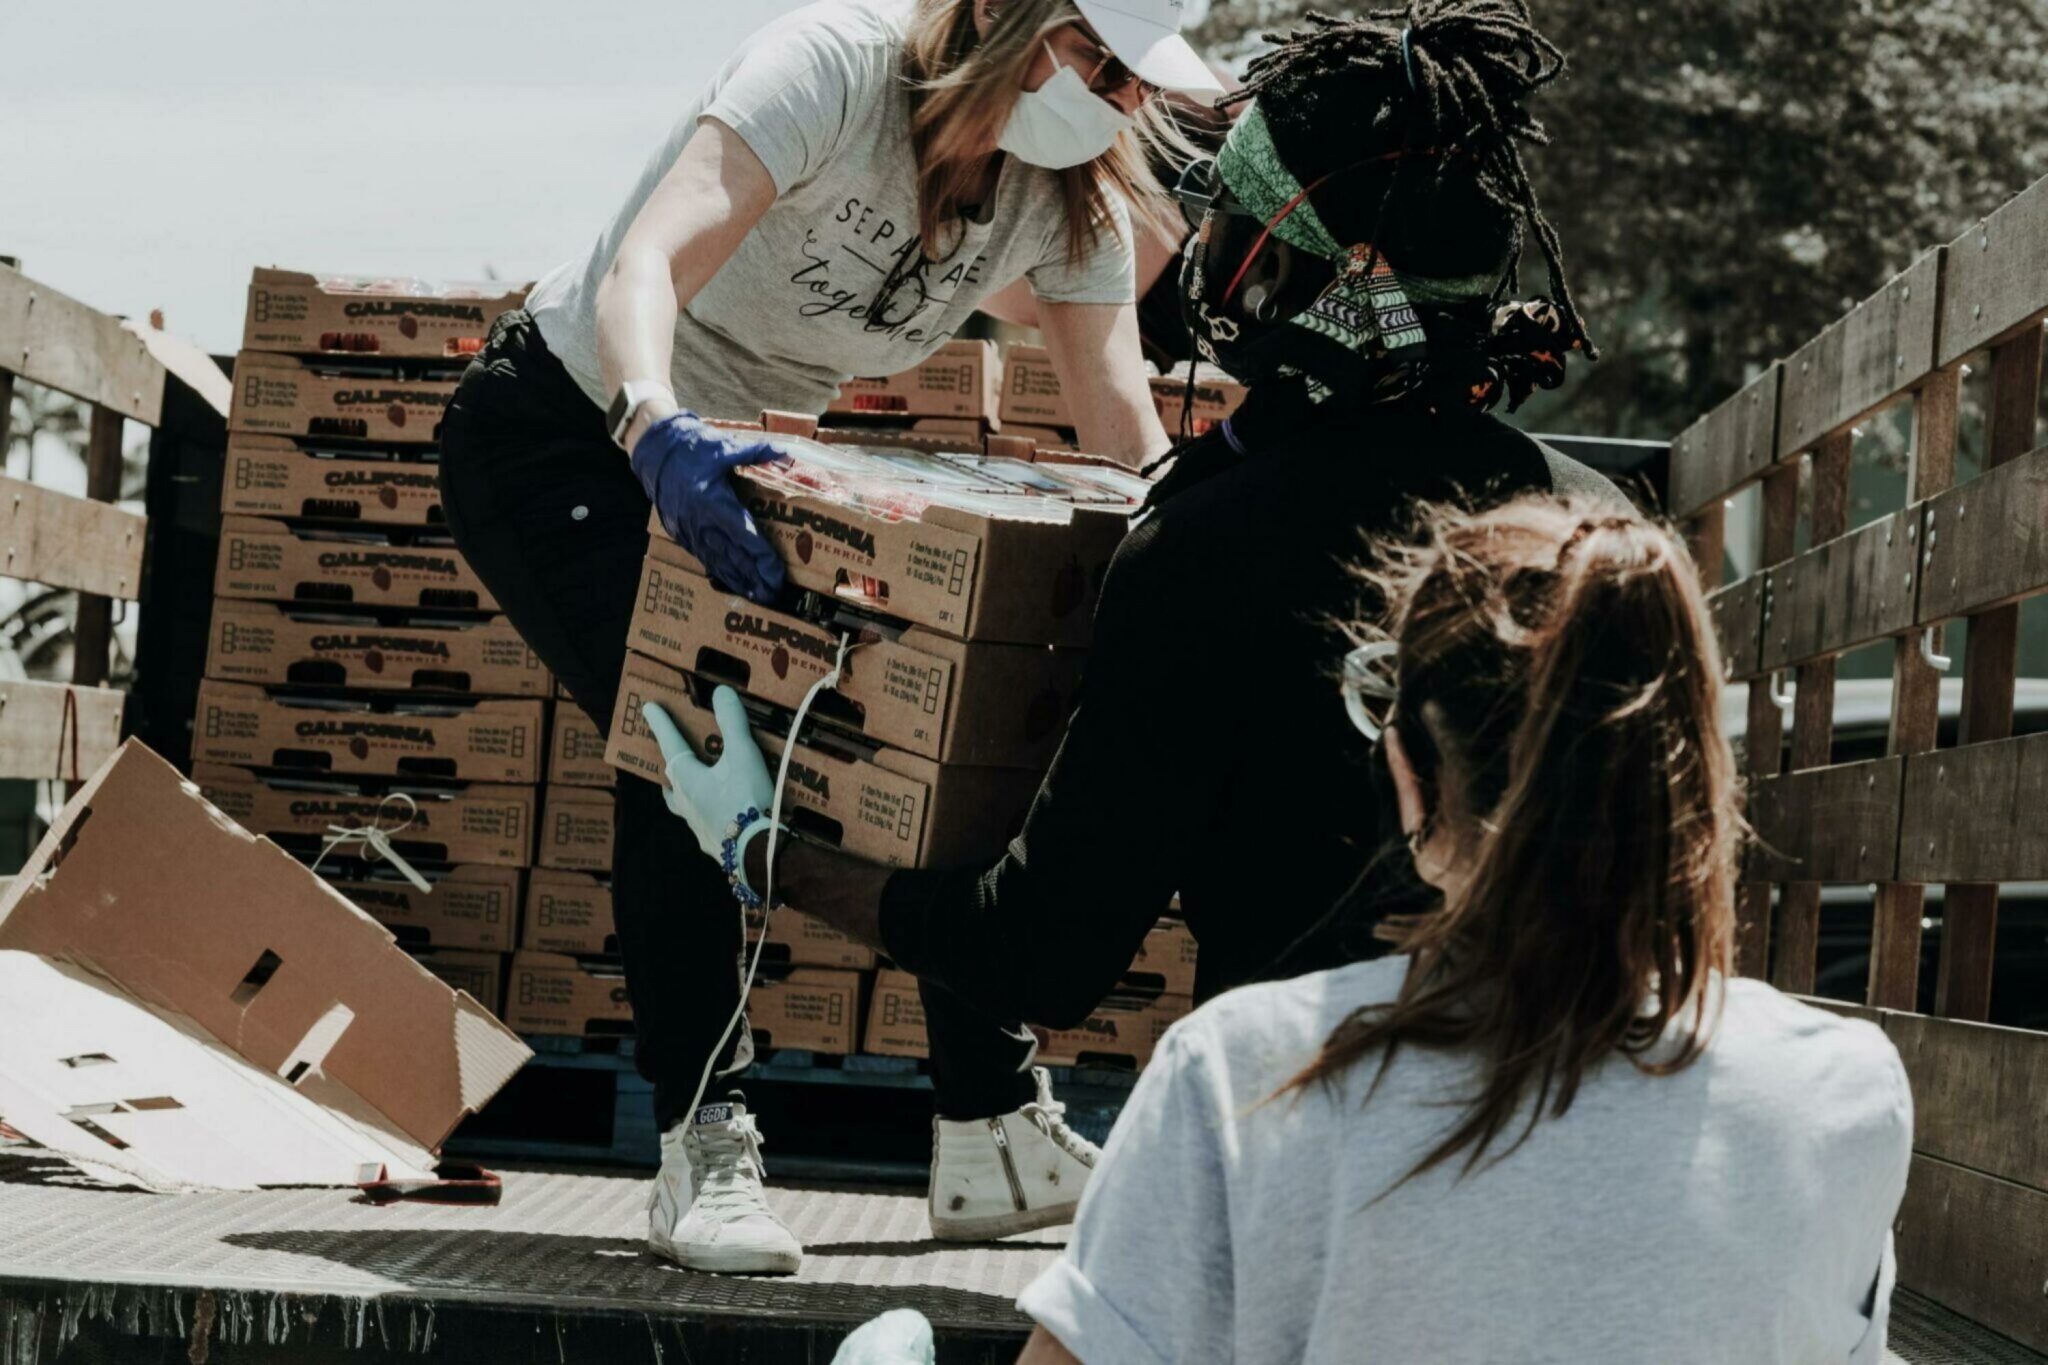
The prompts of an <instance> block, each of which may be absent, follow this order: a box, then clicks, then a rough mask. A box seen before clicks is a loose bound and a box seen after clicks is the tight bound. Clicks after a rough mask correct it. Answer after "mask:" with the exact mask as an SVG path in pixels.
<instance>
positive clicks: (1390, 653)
mask: <svg viewBox="0 0 2048 1365" xmlns="http://www.w3.org/2000/svg"><path fill="white" fill-rule="evenodd" d="M1399 650H1400V647H1399V646H1398V645H1397V644H1395V643H1394V641H1392V640H1376V641H1374V642H1373V643H1372V644H1369V645H1360V646H1359V647H1358V648H1357V649H1354V650H1352V651H1351V652H1350V653H1349V654H1347V655H1345V656H1344V673H1343V677H1342V680H1341V681H1340V682H1339V684H1338V686H1339V688H1340V689H1341V691H1342V692H1343V694H1344V710H1345V712H1346V713H1347V714H1349V715H1350V717H1351V723H1352V724H1353V725H1355V726H1357V727H1358V733H1360V734H1361V735H1364V736H1365V737H1366V738H1367V739H1369V740H1371V741H1372V742H1373V743H1375V744H1377V743H1379V742H1380V736H1381V735H1383V734H1385V733H1386V729H1387V717H1389V716H1390V715H1392V714H1393V710H1394V700H1395V699H1396V698H1397V697H1399V696H1400V695H1401V690H1400V686H1399V681H1398V679H1399V674H1398V672H1397V669H1398V668H1399V664H1400V653H1399Z"/></svg>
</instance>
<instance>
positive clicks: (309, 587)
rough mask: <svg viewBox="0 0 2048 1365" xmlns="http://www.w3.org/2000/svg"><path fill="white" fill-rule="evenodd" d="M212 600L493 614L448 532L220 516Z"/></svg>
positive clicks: (492, 603) (486, 593)
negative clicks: (346, 527) (323, 527)
mask: <svg viewBox="0 0 2048 1365" xmlns="http://www.w3.org/2000/svg"><path fill="white" fill-rule="evenodd" d="M213 595H214V596H215V597H232V598H238V599H243V600H250V601H257V602H294V601H296V602H319V603H324V604H328V605H335V604H345V605H353V606H359V607H418V608H426V609H427V610H430V611H440V610H445V611H496V610H497V609H498V600H497V599H496V598H495V597H492V596H491V593H490V589H488V588H486V587H485V586H484V581H483V580H482V579H481V578H478V577H477V576H476V574H475V573H474V572H473V571H472V570H471V569H470V567H469V563H468V561H467V560H465V559H463V557H462V555H461V553H460V552H459V551H457V550H456V548H455V542H454V541H452V540H450V539H449V538H448V537H447V535H446V533H445V532H438V533H431V532H422V531H413V532H407V531H402V530H397V529H393V530H391V531H389V532H384V533H375V532H343V531H332V530H319V529H314V528H308V527H297V528H294V527H291V526H287V525H286V524H285V523H283V522H281V521H268V520H264V519H262V518H259V517H223V518H221V524H220V560H219V562H218V564H217V566H216V568H215V570H214V577H213Z"/></svg>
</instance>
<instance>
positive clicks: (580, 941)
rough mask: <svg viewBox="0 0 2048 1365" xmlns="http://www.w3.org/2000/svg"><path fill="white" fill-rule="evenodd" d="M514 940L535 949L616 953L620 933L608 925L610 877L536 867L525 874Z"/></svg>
mask: <svg viewBox="0 0 2048 1365" xmlns="http://www.w3.org/2000/svg"><path fill="white" fill-rule="evenodd" d="M519 944H520V946H521V947H523V948H530V949H534V950H537V951H540V952H549V953H569V954H571V955H574V956H578V957H616V956H617V955H618V952H619V935H618V931H617V930H615V929H614V928H613V927H612V884H611V880H610V879H609V878H606V877H599V876H597V875H595V874H593V873H589V872H565V871H562V870H561V869H558V868H552V867H541V868H535V869H534V870H533V872H532V873H530V874H529V875H528V877H527V882H526V914H525V917H524V919H523V920H522V922H521V923H520V926H519Z"/></svg>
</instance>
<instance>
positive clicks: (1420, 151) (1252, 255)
mask: <svg viewBox="0 0 2048 1365" xmlns="http://www.w3.org/2000/svg"><path fill="white" fill-rule="evenodd" d="M1435 154H1436V148H1434V147H1418V148H1416V149H1415V150H1414V151H1412V152H1410V151H1400V152H1386V153H1383V154H1382V155H1379V156H1369V157H1367V158H1365V160H1363V161H1354V162H1352V163H1351V164H1350V165H1349V166H1339V167H1338V168H1337V169H1336V170H1334V171H1331V172H1330V173H1329V174H1328V175H1324V176H1320V177H1318V178H1317V179H1316V180H1314V181H1312V182H1311V183H1310V184H1309V185H1308V186H1306V187H1305V188H1304V189H1303V190H1302V191H1301V193H1299V194H1297V195H1295V196H1294V197H1293V198H1292V199H1289V200H1288V201H1287V202H1286V203H1285V204H1282V205H1281V206H1280V211H1279V212H1278V213H1276V214H1274V215H1273V216H1272V218H1271V219H1269V220H1268V221H1267V223H1266V226H1265V229H1264V230H1263V231H1262V232H1260V233H1259V235H1258V237H1257V238H1256V239H1255V240H1254V241H1253V242H1252V244H1251V247H1250V248H1249V249H1248V250H1247V251H1246V252H1245V253H1244V260H1243V261H1242V262H1240V263H1239V264H1238V267H1237V273H1236V274H1235V275H1232V276H1231V277H1230V284H1229V286H1228V287H1227V288H1226V289H1224V291H1223V297H1222V298H1221V299H1219V300H1217V305H1216V306H1217V307H1219V308H1224V307H1228V306H1229V304H1230V300H1231V299H1232V297H1234V296H1235V295H1236V293H1237V287H1238V286H1239V285H1241V284H1243V283H1244V277H1245V276H1246V275H1247V274H1249V273H1250V272H1251V268H1252V262H1253V261H1255V260H1257V259H1258V255H1259V252H1260V251H1261V250H1262V249H1264V247H1265V245H1266V242H1267V240H1268V239H1270V238H1271V237H1272V235H1273V233H1274V232H1275V231H1276V230H1277V229H1278V228H1279V226H1280V225H1281V224H1282V223H1284V222H1286V221H1287V220H1288V218H1289V217H1290V216H1292V215H1293V213H1294V211H1295V210H1296V209H1298V208H1300V207H1301V206H1302V204H1303V203H1305V202H1306V201H1307V199H1308V197H1309V196H1310V195H1311V194H1314V193H1315V192H1316V191H1317V190H1319V189H1321V188H1322V187H1323V186H1324V185H1327V184H1328V183H1329V182H1330V181H1332V180H1335V179H1336V178H1337V177H1338V176H1340V175H1346V174H1349V173H1350V172H1352V171H1355V170H1359V169H1361V168H1363V167H1366V166H1375V165H1378V164H1379V163H1380V162H1383V161H1399V160H1400V159H1401V158H1402V157H1404V156H1433V155H1435Z"/></svg>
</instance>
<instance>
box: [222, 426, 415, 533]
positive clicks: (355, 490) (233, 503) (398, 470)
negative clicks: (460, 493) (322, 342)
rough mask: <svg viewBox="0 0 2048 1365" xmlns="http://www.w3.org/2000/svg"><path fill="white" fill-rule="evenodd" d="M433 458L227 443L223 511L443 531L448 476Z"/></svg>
mask: <svg viewBox="0 0 2048 1365" xmlns="http://www.w3.org/2000/svg"><path fill="white" fill-rule="evenodd" d="M430 456H431V452H421V451H417V450H402V449H379V450H368V449H356V448H349V449H344V448H342V447H339V446H322V445H320V444H319V443H317V442H304V443H302V442H299V441H296V440H294V439H293V438H291V437H289V436H255V435H251V434H250V433H248V432H239V431H238V432H235V433H234V434H233V435H231V436H229V437H228V456H227V468H226V470H225V471H224V473H223V475H222V477H221V496H220V510H221V511H223V512H225V513H228V514H230V515H237V514H239V515H244V516H257V517H305V518H309V519H314V520H322V521H355V522H367V523H381V524H390V525H396V526H440V525H443V524H445V523H446V522H447V520H448V518H447V516H446V515H445V514H444V513H443V512H442V510H441V473H440V469H441V467H440V465H439V464H438V463H437V460H436V458H431V457H430Z"/></svg>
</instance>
